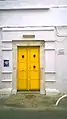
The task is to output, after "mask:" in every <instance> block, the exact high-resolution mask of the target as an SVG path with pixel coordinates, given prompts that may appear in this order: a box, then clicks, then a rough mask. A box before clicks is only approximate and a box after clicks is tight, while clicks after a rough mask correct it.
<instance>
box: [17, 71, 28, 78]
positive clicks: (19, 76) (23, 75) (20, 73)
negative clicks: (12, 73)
mask: <svg viewBox="0 0 67 119" xmlns="http://www.w3.org/2000/svg"><path fill="white" fill-rule="evenodd" d="M18 79H27V72H26V71H19V73H18Z"/></svg>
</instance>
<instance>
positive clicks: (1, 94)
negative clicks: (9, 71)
mask: <svg viewBox="0 0 67 119" xmlns="http://www.w3.org/2000/svg"><path fill="white" fill-rule="evenodd" d="M11 90H12V88H3V89H0V98H2V97H7V96H9V95H10V94H11Z"/></svg>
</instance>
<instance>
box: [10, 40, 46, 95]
mask: <svg viewBox="0 0 67 119" xmlns="http://www.w3.org/2000/svg"><path fill="white" fill-rule="evenodd" d="M18 46H23V47H24V46H39V47H40V93H41V94H45V73H44V71H45V52H44V47H45V42H44V40H41V41H40V40H22V41H21V40H18V41H16V40H15V41H13V42H12V56H13V62H12V64H13V72H12V92H13V93H16V92H17V51H18V50H17V47H18Z"/></svg>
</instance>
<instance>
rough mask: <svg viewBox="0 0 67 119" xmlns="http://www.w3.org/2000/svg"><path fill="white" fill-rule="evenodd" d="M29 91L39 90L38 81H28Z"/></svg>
mask: <svg viewBox="0 0 67 119" xmlns="http://www.w3.org/2000/svg"><path fill="white" fill-rule="evenodd" d="M30 89H31V90H39V89H40V84H39V81H38V79H37V80H34V79H33V80H30Z"/></svg>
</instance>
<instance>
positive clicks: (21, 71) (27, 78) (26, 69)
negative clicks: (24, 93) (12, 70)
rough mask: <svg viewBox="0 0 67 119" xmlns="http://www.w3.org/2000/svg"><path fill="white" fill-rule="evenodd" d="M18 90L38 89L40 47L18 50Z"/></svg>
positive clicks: (20, 48)
mask: <svg viewBox="0 0 67 119" xmlns="http://www.w3.org/2000/svg"><path fill="white" fill-rule="evenodd" d="M17 85H18V86H17V89H18V90H39V89H40V47H19V48H18V81H17Z"/></svg>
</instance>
